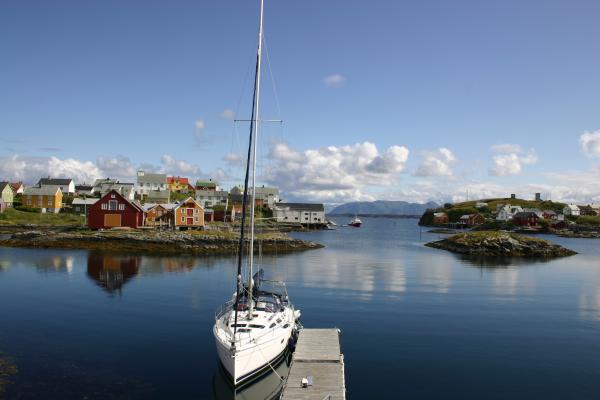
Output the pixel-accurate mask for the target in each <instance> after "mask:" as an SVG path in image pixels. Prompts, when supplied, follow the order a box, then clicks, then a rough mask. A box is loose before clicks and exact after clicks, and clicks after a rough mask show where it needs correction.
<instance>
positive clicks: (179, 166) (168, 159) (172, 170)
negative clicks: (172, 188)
mask: <svg viewBox="0 0 600 400" xmlns="http://www.w3.org/2000/svg"><path fill="white" fill-rule="evenodd" d="M160 162H161V163H162V164H163V165H164V167H165V171H166V172H167V173H168V174H173V175H199V174H200V167H198V166H197V165H194V164H191V163H188V162H187V161H185V160H177V159H175V158H174V157H173V156H171V155H170V154H164V155H163V156H162V157H161V158H160Z"/></svg>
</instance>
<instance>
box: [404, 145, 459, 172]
mask: <svg viewBox="0 0 600 400" xmlns="http://www.w3.org/2000/svg"><path fill="white" fill-rule="evenodd" d="M455 162H456V157H454V154H452V151H450V150H449V149H447V148H445V147H440V148H439V149H437V150H436V151H428V152H424V153H423V162H422V163H421V165H419V167H418V168H417V170H416V171H415V173H414V175H416V176H452V165H453V164H454V163H455Z"/></svg>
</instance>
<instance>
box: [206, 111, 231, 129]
mask: <svg viewBox="0 0 600 400" xmlns="http://www.w3.org/2000/svg"><path fill="white" fill-rule="evenodd" d="M219 116H220V117H221V118H225V119H229V120H233V119H235V112H233V110H231V109H229V108H226V109H224V110H223V111H222V112H221V114H219ZM203 128H204V126H203Z"/></svg>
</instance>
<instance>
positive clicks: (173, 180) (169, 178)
mask: <svg viewBox="0 0 600 400" xmlns="http://www.w3.org/2000/svg"><path fill="white" fill-rule="evenodd" d="M176 182H177V183H179V184H182V185H189V183H190V180H189V179H188V178H184V177H182V176H167V183H176Z"/></svg>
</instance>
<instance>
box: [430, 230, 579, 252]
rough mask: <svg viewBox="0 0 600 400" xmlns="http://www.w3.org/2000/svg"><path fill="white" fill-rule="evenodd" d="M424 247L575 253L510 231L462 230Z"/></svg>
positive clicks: (480, 250)
mask: <svg viewBox="0 0 600 400" xmlns="http://www.w3.org/2000/svg"><path fill="white" fill-rule="evenodd" d="M425 246H428V247H433V248H436V249H443V250H448V251H451V252H453V253H459V254H466V255H476V256H490V257H531V258H556V257H566V256H571V255H574V254H577V252H575V251H573V250H570V249H567V248H565V247H562V246H560V245H557V244H554V243H552V242H549V241H547V240H544V239H538V238H532V237H529V236H525V235H520V234H517V233H509V232H497V231H480V232H465V233H459V234H457V235H454V236H451V237H449V238H446V239H442V240H438V241H435V242H430V243H426V244H425Z"/></svg>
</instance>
